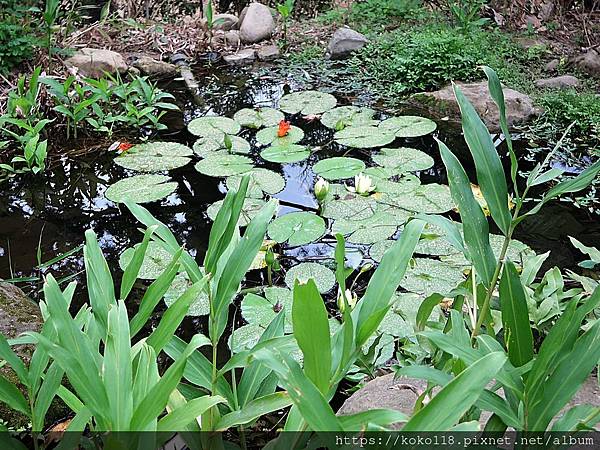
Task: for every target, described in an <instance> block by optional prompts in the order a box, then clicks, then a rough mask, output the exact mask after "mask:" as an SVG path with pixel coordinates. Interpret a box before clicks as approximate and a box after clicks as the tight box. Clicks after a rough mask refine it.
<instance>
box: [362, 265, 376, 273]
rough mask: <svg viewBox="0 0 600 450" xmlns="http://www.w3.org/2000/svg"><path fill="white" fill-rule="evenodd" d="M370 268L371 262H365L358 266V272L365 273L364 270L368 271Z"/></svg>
mask: <svg viewBox="0 0 600 450" xmlns="http://www.w3.org/2000/svg"><path fill="white" fill-rule="evenodd" d="M372 268H373V264H371V263H367V264H365V265H364V266H362V267H361V268H360V273H365V272H368V271H369V270H371V269H372Z"/></svg>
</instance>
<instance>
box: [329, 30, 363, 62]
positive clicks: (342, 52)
mask: <svg viewBox="0 0 600 450" xmlns="http://www.w3.org/2000/svg"><path fill="white" fill-rule="evenodd" d="M367 42H369V40H368V39H367V38H366V37H365V36H364V35H362V34H360V33H359V32H358V31H354V30H353V29H351V28H346V27H345V28H340V29H338V30H337V31H336V32H335V33H333V36H332V37H331V40H330V41H329V45H328V46H327V53H328V55H329V58H331V59H344V58H347V57H348V56H350V54H352V53H353V52H355V51H356V50H360V49H361V48H363V47H364V46H365V44H366V43H367Z"/></svg>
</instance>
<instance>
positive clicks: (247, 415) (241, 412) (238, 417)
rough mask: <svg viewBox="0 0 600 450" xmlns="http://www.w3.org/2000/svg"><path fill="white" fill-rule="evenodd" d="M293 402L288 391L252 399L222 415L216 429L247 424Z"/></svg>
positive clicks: (222, 429) (224, 429) (226, 428)
mask: <svg viewBox="0 0 600 450" xmlns="http://www.w3.org/2000/svg"><path fill="white" fill-rule="evenodd" d="M291 404H292V400H290V397H289V395H288V394H287V392H275V393H273V394H269V395H265V396H264V397H260V398H257V399H254V400H252V401H251V402H249V403H248V404H247V405H246V406H244V407H243V408H241V409H238V410H236V411H233V412H230V413H229V414H226V415H224V416H223V417H221V419H220V420H219V422H217V425H216V426H215V430H216V431H227V430H229V429H230V428H232V427H234V426H236V425H245V424H248V423H251V422H253V421H255V420H256V419H258V418H259V417H261V416H263V415H265V414H269V413H272V412H274V411H278V410H280V409H283V408H286V407H288V406H290V405H291Z"/></svg>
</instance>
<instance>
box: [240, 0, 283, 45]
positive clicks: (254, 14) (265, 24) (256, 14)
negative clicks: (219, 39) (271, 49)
mask: <svg viewBox="0 0 600 450" xmlns="http://www.w3.org/2000/svg"><path fill="white" fill-rule="evenodd" d="M274 29H275V21H274V20H273V15H272V14H271V10H270V9H269V8H268V7H267V6H265V5H263V4H262V3H250V5H249V6H248V9H247V10H246V14H244V18H243V21H242V23H241V25H240V39H241V40H242V42H243V43H244V44H253V43H255V42H260V41H262V40H265V39H268V38H269V37H271V34H272V33H273V30H274Z"/></svg>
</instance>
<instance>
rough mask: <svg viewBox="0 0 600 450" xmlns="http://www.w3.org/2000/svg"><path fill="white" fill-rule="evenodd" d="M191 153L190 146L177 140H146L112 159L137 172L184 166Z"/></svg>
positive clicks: (158, 170) (159, 170)
mask: <svg viewBox="0 0 600 450" xmlns="http://www.w3.org/2000/svg"><path fill="white" fill-rule="evenodd" d="M193 153H194V152H192V149H191V148H189V147H187V146H185V145H183V144H178V143H177V142H147V143H145V144H138V145H134V146H133V147H131V148H130V149H129V150H128V151H127V152H126V153H124V154H122V155H121V156H117V157H116V158H115V159H114V161H115V164H118V165H119V166H121V167H125V168H126V169H131V170H135V171H138V172H162V171H164V170H172V169H177V168H178V167H183V166H185V165H186V164H187V163H189V162H190V158H189V156H191V155H193Z"/></svg>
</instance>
